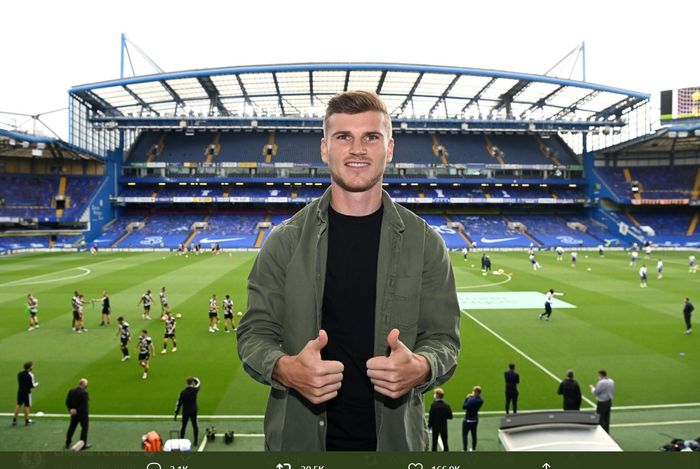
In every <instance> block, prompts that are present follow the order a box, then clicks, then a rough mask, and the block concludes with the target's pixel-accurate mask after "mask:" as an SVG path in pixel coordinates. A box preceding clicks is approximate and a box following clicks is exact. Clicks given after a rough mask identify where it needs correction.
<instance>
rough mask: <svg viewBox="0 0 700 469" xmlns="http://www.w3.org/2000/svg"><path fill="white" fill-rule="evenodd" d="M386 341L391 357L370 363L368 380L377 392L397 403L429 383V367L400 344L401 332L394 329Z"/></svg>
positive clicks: (421, 358) (373, 359)
mask: <svg viewBox="0 0 700 469" xmlns="http://www.w3.org/2000/svg"><path fill="white" fill-rule="evenodd" d="M386 341H387V344H388V345H389V356H388V357H373V358H370V359H369V360H367V376H369V379H370V381H372V384H373V385H374V390H375V391H377V392H378V393H380V394H383V395H385V396H387V397H390V398H392V399H397V398H399V397H401V396H403V395H404V394H406V393H407V392H409V391H410V390H411V389H413V388H414V387H415V386H417V385H419V384H422V383H424V382H425V381H426V380H427V379H428V376H429V375H430V365H429V364H428V360H427V359H426V358H425V357H423V356H422V355H418V354H416V353H413V352H412V351H411V350H410V349H409V348H408V347H406V345H405V344H404V343H403V342H401V341H400V340H399V330H398V329H392V330H391V332H389V335H388V336H387V339H386Z"/></svg>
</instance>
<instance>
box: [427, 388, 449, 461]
mask: <svg viewBox="0 0 700 469" xmlns="http://www.w3.org/2000/svg"><path fill="white" fill-rule="evenodd" d="M434 397H435V400H434V401H433V403H432V404H430V412H429V413H428V428H429V429H431V430H432V431H433V446H432V449H433V451H437V442H438V436H439V437H440V439H441V440H442V447H443V449H444V450H445V451H449V450H450V448H449V444H448V439H447V421H448V420H452V409H451V408H450V405H449V404H448V403H446V402H445V401H444V400H443V399H444V397H445V391H443V390H442V388H437V389H435V394H434Z"/></svg>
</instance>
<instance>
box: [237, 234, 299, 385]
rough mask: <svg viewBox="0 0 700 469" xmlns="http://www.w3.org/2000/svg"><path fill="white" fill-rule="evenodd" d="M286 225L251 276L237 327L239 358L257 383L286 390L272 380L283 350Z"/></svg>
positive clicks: (267, 246) (273, 236) (265, 248)
mask: <svg viewBox="0 0 700 469" xmlns="http://www.w3.org/2000/svg"><path fill="white" fill-rule="evenodd" d="M286 231H287V230H286V225H282V226H280V227H279V228H277V229H275V230H273V231H272V233H270V236H269V237H268V239H267V241H266V242H265V244H264V245H263V248H262V250H261V251H260V252H259V253H258V257H257V258H256V259H255V262H254V264H253V268H252V270H251V272H250V275H249V276H248V310H247V312H246V314H245V315H244V316H243V319H242V320H241V322H240V324H239V325H238V356H239V357H240V359H241V362H242V363H243V368H244V369H245V370H246V372H247V373H248V374H249V375H250V376H252V377H253V379H255V380H256V381H259V382H261V383H264V384H268V385H271V386H273V387H275V388H277V389H286V388H285V387H284V386H282V384H280V383H278V382H277V381H274V380H273V379H272V370H273V369H274V367H275V364H276V363H277V360H279V359H280V357H282V356H284V355H286V354H285V352H284V350H283V349H282V325H281V321H280V317H281V315H283V314H284V311H285V300H284V284H285V272H286V266H287V259H288V258H289V256H290V253H289V250H288V249H287V248H286V247H285V245H286V244H288V242H287V234H286Z"/></svg>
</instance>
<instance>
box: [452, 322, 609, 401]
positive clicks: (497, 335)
mask: <svg viewBox="0 0 700 469" xmlns="http://www.w3.org/2000/svg"><path fill="white" fill-rule="evenodd" d="M462 313H464V314H465V315H466V316H467V317H468V318H469V319H471V320H472V321H474V322H475V323H477V324H478V325H480V326H481V327H482V328H484V329H485V330H486V331H487V332H489V333H491V334H492V335H493V336H494V337H496V338H497V339H498V340H500V341H501V342H503V343H504V344H506V345H507V346H508V347H510V348H512V349H513V350H514V351H515V352H517V353H518V354H519V355H520V356H522V357H523V358H524V359H526V360H527V361H529V362H530V363H532V364H533V365H535V366H536V367H537V368H539V369H540V370H541V371H542V372H544V373H545V374H546V375H547V376H549V377H550V378H552V379H553V380H554V381H556V382H557V383H560V382H561V378H559V377H558V376H557V375H555V374H554V373H552V372H551V371H549V370H548V369H547V368H545V367H544V366H543V365H542V364H541V363H539V362H538V361H537V360H535V359H534V358H532V357H531V356H529V355H528V354H526V353H525V352H523V351H522V350H520V349H519V348H518V347H516V346H515V345H513V344H511V343H510V342H509V341H508V340H506V339H505V338H503V336H501V335H500V334H499V333H498V332H496V331H494V330H493V329H491V328H490V327H489V326H487V325H486V324H484V323H483V322H481V321H479V320H478V319H476V318H475V317H474V316H472V315H471V314H469V313H468V312H466V311H465V310H462ZM581 398H582V399H583V400H584V401H586V402H587V403H588V404H589V405H590V406H592V407H593V408H595V407H596V405H595V403H594V402H593V401H591V400H590V399H588V398H587V397H586V396H581Z"/></svg>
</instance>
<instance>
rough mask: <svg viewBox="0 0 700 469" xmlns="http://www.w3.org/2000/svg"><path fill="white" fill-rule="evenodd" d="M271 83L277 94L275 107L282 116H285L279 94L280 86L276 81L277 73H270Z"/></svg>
mask: <svg viewBox="0 0 700 469" xmlns="http://www.w3.org/2000/svg"><path fill="white" fill-rule="evenodd" d="M272 81H273V82H274V84H275V92H276V93H277V105H278V106H279V107H280V111H281V112H282V115H283V116H286V115H287V114H286V113H285V111H284V103H283V102H282V94H281V93H280V84H279V82H278V81H277V73H275V72H273V73H272Z"/></svg>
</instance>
